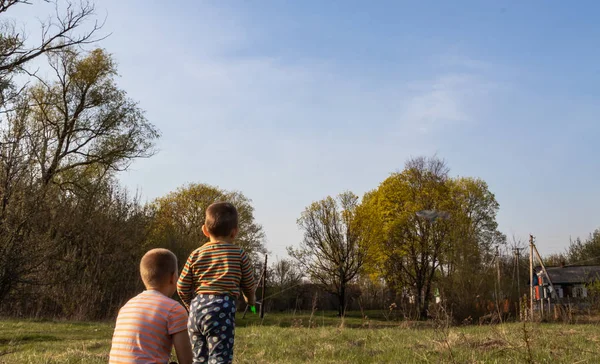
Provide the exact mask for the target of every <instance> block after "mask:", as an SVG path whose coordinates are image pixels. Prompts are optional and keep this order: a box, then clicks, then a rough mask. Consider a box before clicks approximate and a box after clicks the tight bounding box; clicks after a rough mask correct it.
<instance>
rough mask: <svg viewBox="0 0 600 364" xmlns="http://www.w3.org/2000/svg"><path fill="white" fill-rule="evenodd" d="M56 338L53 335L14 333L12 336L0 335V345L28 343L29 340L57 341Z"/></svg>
mask: <svg viewBox="0 0 600 364" xmlns="http://www.w3.org/2000/svg"><path fill="white" fill-rule="evenodd" d="M58 340H60V339H59V338H58V337H56V336H53V335H44V334H23V335H15V336H12V337H0V345H2V344H8V343H13V344H19V343H29V342H43V341H58Z"/></svg>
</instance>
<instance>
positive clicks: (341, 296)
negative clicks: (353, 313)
mask: <svg viewBox="0 0 600 364" xmlns="http://www.w3.org/2000/svg"><path fill="white" fill-rule="evenodd" d="M339 301H340V306H339V308H338V315H339V316H340V317H343V316H344V314H345V313H346V284H345V283H342V284H340V293H339Z"/></svg>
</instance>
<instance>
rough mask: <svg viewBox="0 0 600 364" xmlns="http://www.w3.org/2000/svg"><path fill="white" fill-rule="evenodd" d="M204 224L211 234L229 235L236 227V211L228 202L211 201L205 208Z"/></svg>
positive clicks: (217, 235)
mask: <svg viewBox="0 0 600 364" xmlns="http://www.w3.org/2000/svg"><path fill="white" fill-rule="evenodd" d="M204 225H205V226H206V230H208V233H209V234H210V235H212V236H216V237H225V236H229V235H230V234H231V232H232V231H233V229H236V228H237V227H238V212H237V210H236V208H235V206H233V204H231V203H229V202H216V203H213V204H212V205H210V206H208V208H207V209H206V219H205V221H204Z"/></svg>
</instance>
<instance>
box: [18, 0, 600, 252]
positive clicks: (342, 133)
mask: <svg viewBox="0 0 600 364" xmlns="http://www.w3.org/2000/svg"><path fill="white" fill-rule="evenodd" d="M25 9H28V8H25ZM97 9H98V13H99V14H100V15H101V16H104V14H107V15H108V18H107V22H106V25H105V28H104V30H105V31H106V32H107V33H108V32H110V33H112V35H111V36H110V37H109V38H108V39H107V40H105V41H104V42H103V43H102V46H103V47H105V48H106V49H107V50H108V51H109V52H111V53H113V54H114V56H115V58H116V60H117V61H118V63H119V71H120V73H121V78H120V80H119V83H120V85H121V86H122V87H123V88H124V89H126V90H127V91H128V93H129V94H130V96H131V97H132V98H134V99H136V100H138V101H139V103H140V106H141V107H142V108H143V109H145V110H146V111H147V117H148V119H149V120H150V121H151V122H152V123H154V124H155V125H156V126H157V127H158V128H160V130H161V131H162V134H163V137H162V139H161V140H160V142H159V143H158V147H159V149H160V153H159V154H158V155H156V156H154V157H153V158H151V159H148V160H142V161H138V162H136V163H135V164H134V165H133V166H132V168H131V170H130V171H129V172H127V173H124V174H123V175H122V176H121V180H122V181H123V183H124V184H126V185H127V186H129V187H130V188H131V189H139V190H140V191H141V193H142V195H143V196H144V198H145V199H148V200H151V199H153V198H155V197H158V196H161V195H163V194H166V193H168V192H169V191H172V190H174V189H176V188H177V187H179V186H181V185H183V184H186V183H189V182H201V183H208V184H212V185H218V186H220V187H222V188H225V189H235V190H240V191H242V192H243V193H244V194H245V195H247V196H248V197H250V198H251V199H252V200H253V201H254V206H255V208H256V218H257V220H258V222H259V223H261V224H262V225H263V226H264V229H265V232H266V234H267V248H268V249H269V250H271V251H272V252H273V253H274V254H275V255H277V256H279V257H283V256H285V247H286V246H289V245H294V244H297V243H298V242H300V241H301V239H302V235H301V233H300V232H299V231H298V229H297V226H296V219H297V218H298V216H299V215H300V213H301V211H302V210H303V209H304V207H305V206H307V205H308V204H310V203H311V202H312V201H315V200H318V199H321V198H323V197H325V196H327V195H334V194H337V193H340V192H342V191H344V190H351V191H353V192H355V193H357V194H359V195H362V194H363V193H364V192H366V191H367V190H370V189H373V188H375V187H377V185H378V184H379V183H380V182H381V181H383V180H384V179H385V178H386V177H387V176H388V175H389V174H390V173H391V172H394V171H397V170H400V169H402V167H403V165H404V162H405V161H406V159H407V158H409V157H410V156H417V155H432V154H434V153H437V154H438V156H440V157H442V158H444V159H446V160H447V162H448V164H449V166H450V167H451V169H452V174H453V175H463V176H476V177H481V178H483V179H484V180H486V181H487V182H488V184H489V186H490V189H491V190H492V192H494V193H495V194H496V198H497V200H498V201H499V203H500V206H501V207H500V212H499V215H498V221H499V223H500V229H501V230H502V231H503V232H504V233H505V234H507V235H508V236H512V235H513V234H514V235H516V236H517V237H518V238H521V239H523V240H525V239H527V236H528V234H529V233H530V232H531V233H533V234H534V235H536V236H537V238H538V247H539V249H540V252H541V253H542V254H547V253H551V252H557V251H562V250H564V249H565V248H566V246H567V244H568V241H569V237H570V236H572V237H576V236H582V237H585V236H587V234H588V233H590V232H591V231H593V230H594V229H595V228H597V227H600V219H599V218H600V213H599V210H598V206H600V194H598V181H599V180H600V162H599V161H598V153H597V143H596V142H597V139H598V136H600V123H598V122H597V116H598V115H600V104H599V103H598V102H597V101H598V100H599V97H600V86H599V85H600V48H599V47H597V43H598V39H600V25H598V24H597V19H598V16H599V14H598V13H599V12H600V4H597V3H595V2H591V1H588V2H584V1H582V2H577V4H576V5H570V4H568V3H567V2H562V3H560V4H559V2H552V3H551V2H547V1H527V2H517V1H515V2H502V1H468V2H467V1H454V2H447V1H436V2H432V1H422V2H418V3H417V2H401V1H377V2H366V1H327V2H324V1H191V0H188V1H170V2H164V1H162V2H158V1H148V0H146V1H142V0H129V1H117V0H103V1H98V4H97ZM22 11H23V10H22ZM29 15H31V14H29Z"/></svg>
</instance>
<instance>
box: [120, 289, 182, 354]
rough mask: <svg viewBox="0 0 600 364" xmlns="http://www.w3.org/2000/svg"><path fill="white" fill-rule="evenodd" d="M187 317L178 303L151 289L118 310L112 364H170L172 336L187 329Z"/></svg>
mask: <svg viewBox="0 0 600 364" xmlns="http://www.w3.org/2000/svg"><path fill="white" fill-rule="evenodd" d="M187 319H188V315H187V312H186V310H185V309H184V308H183V306H181V305H180V304H179V303H178V302H177V301H175V300H173V299H171V298H169V297H167V296H165V295H163V294H162V293H160V292H158V291H153V290H148V291H144V292H142V293H140V294H139V295H137V296H135V297H134V298H132V299H130V300H129V301H128V302H127V303H126V304H125V306H123V307H122V308H121V310H120V311H119V315H118V316H117V324H116V326H115V332H114V334H113V339H112V346H111V349H110V359H109V364H117V363H168V362H169V358H170V356H171V348H172V347H173V340H172V337H171V335H173V334H176V333H178V332H181V331H183V330H187Z"/></svg>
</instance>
